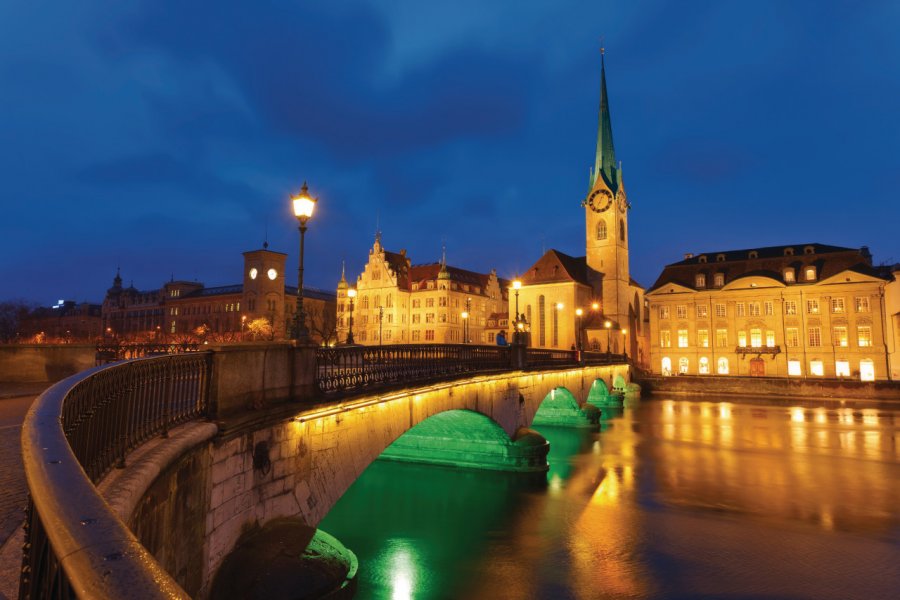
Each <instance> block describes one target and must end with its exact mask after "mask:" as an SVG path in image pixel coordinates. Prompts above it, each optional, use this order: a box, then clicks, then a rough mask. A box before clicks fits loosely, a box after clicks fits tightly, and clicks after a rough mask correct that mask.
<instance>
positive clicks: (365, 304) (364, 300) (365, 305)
mask: <svg viewBox="0 0 900 600" xmlns="http://www.w3.org/2000/svg"><path fill="white" fill-rule="evenodd" d="M362 307H363V308H364V309H365V308H369V297H368V296H363V297H362Z"/></svg>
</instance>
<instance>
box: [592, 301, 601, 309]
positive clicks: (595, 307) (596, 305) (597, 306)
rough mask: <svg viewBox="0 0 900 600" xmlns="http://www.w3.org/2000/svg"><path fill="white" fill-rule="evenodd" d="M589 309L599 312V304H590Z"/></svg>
mask: <svg viewBox="0 0 900 600" xmlns="http://www.w3.org/2000/svg"><path fill="white" fill-rule="evenodd" d="M591 309H592V310H600V303H599V302H594V303H593V304H591Z"/></svg>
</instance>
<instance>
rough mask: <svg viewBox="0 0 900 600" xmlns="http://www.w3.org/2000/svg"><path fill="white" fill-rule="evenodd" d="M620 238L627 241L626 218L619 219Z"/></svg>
mask: <svg viewBox="0 0 900 600" xmlns="http://www.w3.org/2000/svg"><path fill="white" fill-rule="evenodd" d="M619 240H620V241H623V242H624V241H625V219H621V220H620V221H619Z"/></svg>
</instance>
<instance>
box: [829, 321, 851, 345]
mask: <svg viewBox="0 0 900 600" xmlns="http://www.w3.org/2000/svg"><path fill="white" fill-rule="evenodd" d="M832 340H833V342H834V345H835V346H840V347H842V348H846V347H847V343H848V342H847V327H846V326H844V325H835V327H834V332H833V337H832Z"/></svg>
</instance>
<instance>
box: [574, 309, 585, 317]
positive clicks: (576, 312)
mask: <svg viewBox="0 0 900 600" xmlns="http://www.w3.org/2000/svg"><path fill="white" fill-rule="evenodd" d="M583 314H584V311H583V310H581V309H580V308H576V309H575V315H576V316H579V317H580V316H581V315H583Z"/></svg>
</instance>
